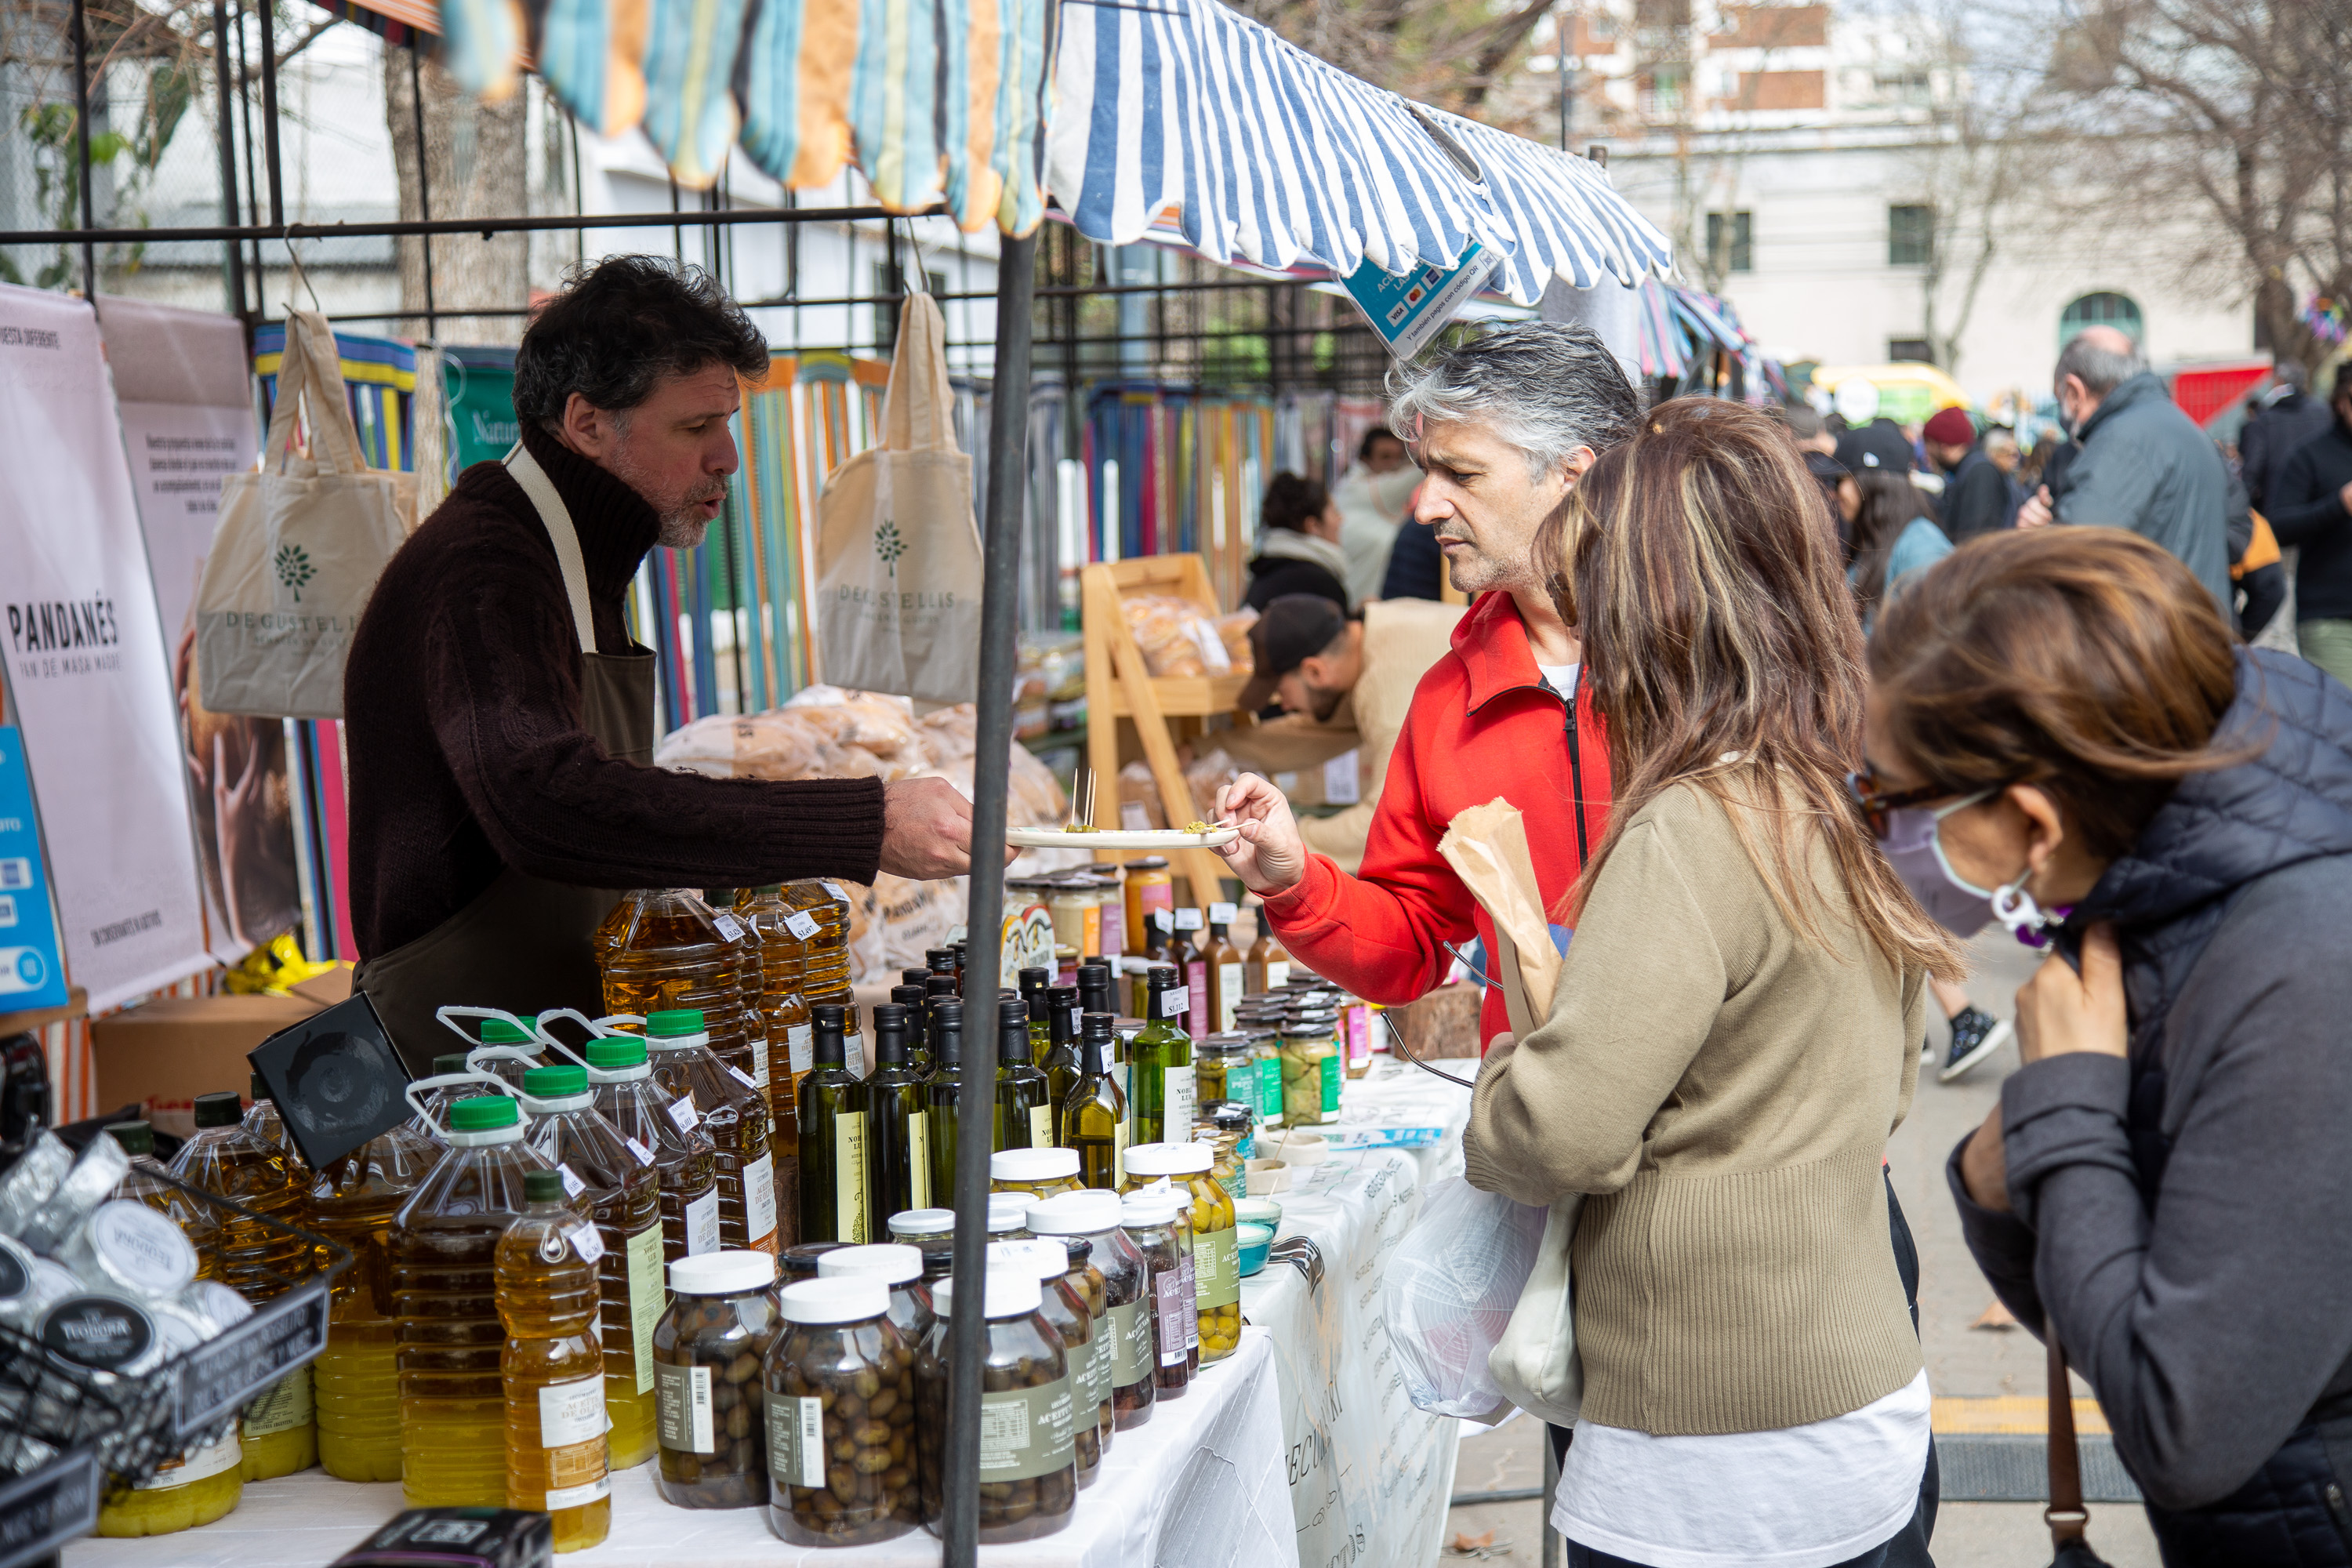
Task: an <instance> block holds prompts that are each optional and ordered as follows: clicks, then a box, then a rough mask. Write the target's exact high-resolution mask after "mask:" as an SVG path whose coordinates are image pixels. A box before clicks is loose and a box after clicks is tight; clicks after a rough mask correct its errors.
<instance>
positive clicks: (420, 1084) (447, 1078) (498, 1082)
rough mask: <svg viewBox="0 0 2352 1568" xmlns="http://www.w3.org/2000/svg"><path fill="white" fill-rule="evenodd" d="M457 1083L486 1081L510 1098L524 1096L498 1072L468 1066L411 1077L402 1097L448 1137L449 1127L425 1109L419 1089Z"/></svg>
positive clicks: (442, 1087) (432, 1126) (402, 1091)
mask: <svg viewBox="0 0 2352 1568" xmlns="http://www.w3.org/2000/svg"><path fill="white" fill-rule="evenodd" d="M457 1083H486V1084H488V1085H489V1086H490V1087H491V1088H492V1089H495V1090H497V1091H498V1092H499V1093H500V1094H503V1095H505V1096H507V1097H508V1098H509V1099H510V1100H520V1099H521V1098H522V1096H521V1095H520V1094H517V1093H516V1092H515V1087H514V1085H512V1084H510V1083H509V1082H508V1081H507V1080H506V1079H502V1078H500V1077H499V1076H498V1075H497V1074H496V1073H487V1072H482V1071H480V1070H478V1069H477V1068H467V1070H465V1071H464V1072H445V1073H436V1074H435V1075H434V1076H433V1077H431V1078H413V1079H409V1080H408V1087H407V1088H405V1089H402V1090H401V1091H400V1093H401V1098H402V1099H404V1100H407V1101H408V1108H409V1109H410V1110H414V1111H415V1112H416V1114H417V1115H418V1116H419V1117H420V1118H422V1119H423V1120H424V1122H425V1125H426V1126H427V1127H430V1128H432V1129H433V1131H436V1132H438V1133H440V1134H441V1135H442V1136H443V1137H444V1138H446V1137H447V1136H448V1135H449V1129H447V1128H446V1127H444V1126H442V1125H441V1123H439V1122H438V1121H434V1120H433V1113H432V1112H431V1111H429V1110H425V1101H424V1100H422V1099H420V1098H418V1091H420V1090H422V1089H446V1088H447V1087H449V1086H450V1085H451V1084H457Z"/></svg>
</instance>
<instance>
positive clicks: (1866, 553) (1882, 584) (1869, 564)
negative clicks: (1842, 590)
mask: <svg viewBox="0 0 2352 1568" xmlns="http://www.w3.org/2000/svg"><path fill="white" fill-rule="evenodd" d="M1853 482H1854V486H1855V488H1856V489H1860V490H1861V491H1862V508H1861V510H1858V511H1856V512H1855V513H1854V515H1853V565H1854V566H1855V567H1856V568H1858V570H1857V571H1856V572H1855V574H1854V579H1853V596H1854V597H1855V598H1856V599H1857V600H1859V601H1861V604H1862V609H1863V614H1864V616H1865V617H1870V616H1876V615H1877V613H1878V601H1879V600H1880V599H1881V598H1882V597H1884V596H1885V593H1886V563H1887V562H1888V560H1889V559H1891V558H1892V557H1893V555H1894V554H1895V541H1897V540H1899V539H1901V538H1902V537H1903V531H1904V530H1905V529H1907V528H1909V527H1910V526H1911V520H1912V519H1913V518H1916V517H1925V516H1927V508H1926V507H1925V506H1922V505H1921V504H1920V501H1919V492H1918V490H1917V489H1915V488H1914V487H1913V485H1912V483H1911V476H1910V475H1908V474H1898V473H1896V472H1895V470H1894V469H1892V468H1864V469H1862V470H1860V471H1859V472H1857V473H1856V474H1855V475H1854V476H1853Z"/></svg>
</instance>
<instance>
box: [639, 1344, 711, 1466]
mask: <svg viewBox="0 0 2352 1568" xmlns="http://www.w3.org/2000/svg"><path fill="white" fill-rule="evenodd" d="M654 1390H655V1392H654V1409H655V1411H656V1414H657V1415H658V1416H659V1421H658V1424H657V1433H658V1436H659V1440H660V1442H661V1446H662V1447H665V1448H675V1449H677V1451H678V1452H679V1453H681V1454H715V1453H717V1452H718V1451H719V1445H718V1444H717V1442H716V1441H714V1440H713V1438H712V1435H711V1429H710V1427H711V1424H710V1369H709V1367H707V1366H672V1365H671V1364H670V1363H667V1362H661V1363H656V1365H655V1367H654Z"/></svg>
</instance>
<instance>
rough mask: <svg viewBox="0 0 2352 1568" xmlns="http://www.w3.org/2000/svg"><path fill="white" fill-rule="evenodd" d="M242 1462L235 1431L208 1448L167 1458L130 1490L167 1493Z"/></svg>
mask: <svg viewBox="0 0 2352 1568" xmlns="http://www.w3.org/2000/svg"><path fill="white" fill-rule="evenodd" d="M243 1463H245V1446H244V1445H243V1444H241V1443H239V1442H238V1441H237V1440H236V1430H235V1429H234V1428H231V1430H230V1432H229V1435H228V1436H226V1437H223V1438H222V1439H221V1440H220V1441H219V1442H217V1443H215V1444H213V1445H212V1446H211V1447H205V1448H196V1449H192V1450H191V1451H189V1452H188V1453H185V1454H183V1455H182V1456H181V1457H180V1458H176V1459H166V1460H164V1461H163V1468H160V1469H158V1470H157V1471H156V1472H155V1473H154V1474H153V1475H152V1476H151V1477H149V1478H148V1479H145V1480H143V1481H141V1482H139V1483H138V1484H137V1485H135V1486H133V1487H132V1488H131V1490H132V1491H135V1492H167V1491H170V1490H172V1489H173V1488H175V1487H184V1486H192V1485H194V1483H196V1482H197V1481H202V1480H209V1479H212V1478H213V1477H215V1476H216V1475H219V1474H220V1473H221V1472H222V1471H223V1470H233V1469H235V1468H237V1467H238V1466H239V1465H241V1464H243Z"/></svg>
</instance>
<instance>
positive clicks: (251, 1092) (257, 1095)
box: [246, 1073, 269, 1100]
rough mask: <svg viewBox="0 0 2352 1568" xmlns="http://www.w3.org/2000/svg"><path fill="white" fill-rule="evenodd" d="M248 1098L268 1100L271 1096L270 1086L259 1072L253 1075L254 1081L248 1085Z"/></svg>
mask: <svg viewBox="0 0 2352 1568" xmlns="http://www.w3.org/2000/svg"><path fill="white" fill-rule="evenodd" d="M246 1098H247V1100H268V1098H269V1086H268V1084H266V1083H264V1082H262V1081H261V1075H260V1074H259V1073H255V1074H254V1075H253V1082H252V1083H251V1084H250V1085H248V1086H247V1089H246Z"/></svg>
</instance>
